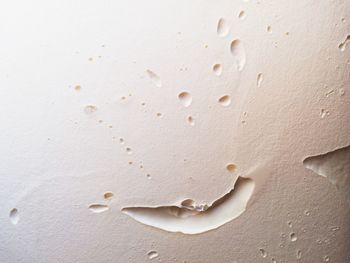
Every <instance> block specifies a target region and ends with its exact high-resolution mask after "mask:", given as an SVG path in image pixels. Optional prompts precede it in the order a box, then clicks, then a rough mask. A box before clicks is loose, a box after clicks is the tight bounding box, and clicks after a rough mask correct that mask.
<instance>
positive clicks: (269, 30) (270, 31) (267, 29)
mask: <svg viewBox="0 0 350 263" xmlns="http://www.w3.org/2000/svg"><path fill="white" fill-rule="evenodd" d="M266 31H267V32H268V33H270V34H271V33H272V28H271V26H267V28H266Z"/></svg>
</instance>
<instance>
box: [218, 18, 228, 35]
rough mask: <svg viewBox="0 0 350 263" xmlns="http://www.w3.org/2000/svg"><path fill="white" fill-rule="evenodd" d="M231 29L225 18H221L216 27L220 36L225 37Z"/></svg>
mask: <svg viewBox="0 0 350 263" xmlns="http://www.w3.org/2000/svg"><path fill="white" fill-rule="evenodd" d="M229 31H230V27H229V25H228V23H227V21H226V20H225V19H224V18H220V19H219V21H218V25H217V28H216V32H217V34H218V36H219V37H225V36H227V34H228V32H229Z"/></svg>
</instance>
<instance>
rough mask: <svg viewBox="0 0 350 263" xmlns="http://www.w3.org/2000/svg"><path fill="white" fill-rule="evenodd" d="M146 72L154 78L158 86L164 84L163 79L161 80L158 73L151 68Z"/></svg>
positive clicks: (153, 80)
mask: <svg viewBox="0 0 350 263" xmlns="http://www.w3.org/2000/svg"><path fill="white" fill-rule="evenodd" d="M146 73H147V75H148V77H149V78H150V79H151V80H152V82H153V83H154V85H156V86H157V87H158V88H160V87H161V86H162V81H161V80H160V78H159V77H158V75H157V74H156V73H154V72H153V71H152V70H149V69H147V70H146Z"/></svg>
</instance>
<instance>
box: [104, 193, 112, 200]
mask: <svg viewBox="0 0 350 263" xmlns="http://www.w3.org/2000/svg"><path fill="white" fill-rule="evenodd" d="M113 196H114V194H113V193H112V192H105V193H104V194H103V197H104V199H107V200H111V199H112V198H113Z"/></svg>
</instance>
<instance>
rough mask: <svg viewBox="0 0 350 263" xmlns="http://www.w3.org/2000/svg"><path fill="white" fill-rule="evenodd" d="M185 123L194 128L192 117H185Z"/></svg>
mask: <svg viewBox="0 0 350 263" xmlns="http://www.w3.org/2000/svg"><path fill="white" fill-rule="evenodd" d="M187 122H188V123H189V124H190V125H191V126H194V119H193V117H192V116H188V117H187Z"/></svg>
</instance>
